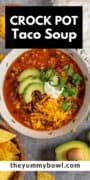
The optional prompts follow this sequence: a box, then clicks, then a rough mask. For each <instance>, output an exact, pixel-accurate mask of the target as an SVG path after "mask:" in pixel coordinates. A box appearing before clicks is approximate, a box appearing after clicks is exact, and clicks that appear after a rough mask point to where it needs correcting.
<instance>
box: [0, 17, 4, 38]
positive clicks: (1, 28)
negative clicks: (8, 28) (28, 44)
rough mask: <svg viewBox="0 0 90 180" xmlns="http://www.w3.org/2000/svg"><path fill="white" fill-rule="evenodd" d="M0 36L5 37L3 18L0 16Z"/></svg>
mask: <svg viewBox="0 0 90 180" xmlns="http://www.w3.org/2000/svg"><path fill="white" fill-rule="evenodd" d="M0 36H1V37H5V16H0Z"/></svg>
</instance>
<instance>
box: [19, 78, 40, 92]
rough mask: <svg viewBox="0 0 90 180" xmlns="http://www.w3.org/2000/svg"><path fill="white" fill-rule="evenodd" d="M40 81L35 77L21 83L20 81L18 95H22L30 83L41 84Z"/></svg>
mask: <svg viewBox="0 0 90 180" xmlns="http://www.w3.org/2000/svg"><path fill="white" fill-rule="evenodd" d="M41 82H42V81H41V80H40V79H39V78H36V77H32V76H30V77H28V78H26V79H24V80H23V81H21V83H20V85H19V88H18V92H19V94H23V93H24V91H25V89H26V88H27V87H28V86H29V85H30V84H32V83H41Z"/></svg>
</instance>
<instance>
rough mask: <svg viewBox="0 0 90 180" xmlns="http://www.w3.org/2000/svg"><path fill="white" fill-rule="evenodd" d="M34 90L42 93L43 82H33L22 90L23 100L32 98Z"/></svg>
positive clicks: (28, 100)
mask: <svg viewBox="0 0 90 180" xmlns="http://www.w3.org/2000/svg"><path fill="white" fill-rule="evenodd" d="M36 90H38V91H40V92H41V93H44V85H43V83H33V84H31V85H29V86H28V87H27V88H26V90H25V92H24V100H25V102H26V103H29V102H30V101H31V100H32V92H33V91H36Z"/></svg>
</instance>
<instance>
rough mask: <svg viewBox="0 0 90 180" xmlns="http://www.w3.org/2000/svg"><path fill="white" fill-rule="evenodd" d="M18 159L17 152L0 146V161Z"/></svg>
mask: <svg viewBox="0 0 90 180" xmlns="http://www.w3.org/2000/svg"><path fill="white" fill-rule="evenodd" d="M18 159H19V157H18V156H16V155H15V154H13V153H11V152H8V151H6V150H3V149H1V148H0V161H14V160H18Z"/></svg>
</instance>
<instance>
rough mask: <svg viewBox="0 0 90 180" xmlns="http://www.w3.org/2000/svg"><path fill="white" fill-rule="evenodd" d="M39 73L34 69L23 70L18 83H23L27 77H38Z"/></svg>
mask: <svg viewBox="0 0 90 180" xmlns="http://www.w3.org/2000/svg"><path fill="white" fill-rule="evenodd" d="M39 74H40V72H39V70H38V69H36V68H31V69H25V70H24V71H22V72H21V74H20V75H19V77H18V79H17V80H18V81H19V82H21V81H23V80H24V79H25V78H27V77H29V76H36V77H37V76H39Z"/></svg>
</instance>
